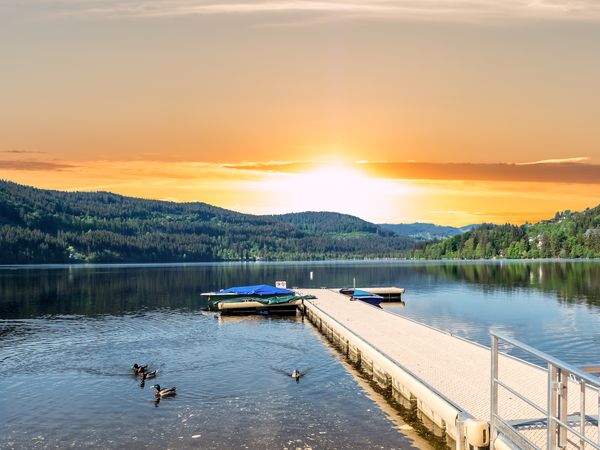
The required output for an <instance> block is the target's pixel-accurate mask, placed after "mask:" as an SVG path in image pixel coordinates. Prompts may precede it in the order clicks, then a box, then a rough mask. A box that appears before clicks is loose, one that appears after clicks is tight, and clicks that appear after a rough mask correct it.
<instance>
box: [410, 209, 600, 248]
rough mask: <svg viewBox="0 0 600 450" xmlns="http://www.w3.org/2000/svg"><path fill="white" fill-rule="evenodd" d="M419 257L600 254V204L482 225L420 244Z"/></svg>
mask: <svg viewBox="0 0 600 450" xmlns="http://www.w3.org/2000/svg"><path fill="white" fill-rule="evenodd" d="M408 255H410V256H412V257H415V258H427V259H439V258H459V259H480V258H517V259H518V258H598V257H600V206H597V207H595V208H589V209H586V210H585V211H582V212H571V211H564V212H562V213H556V215H555V216H554V218H552V219H550V220H545V221H542V222H538V223H535V224H528V223H526V224H524V225H521V226H517V225H510V224H506V225H492V224H483V225H479V226H477V227H475V228H473V229H471V230H470V231H467V232H466V233H463V234H461V235H457V236H454V237H451V238H448V239H446V240H443V241H439V242H433V243H425V244H419V245H417V247H416V248H415V249H413V250H411V251H410V252H408Z"/></svg>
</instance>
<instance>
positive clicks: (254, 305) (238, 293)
mask: <svg viewBox="0 0 600 450" xmlns="http://www.w3.org/2000/svg"><path fill="white" fill-rule="evenodd" d="M201 295H202V296H204V297H207V298H208V309H209V310H211V311H220V312H221V313H238V314H239V313H242V314H248V313H258V314H266V313H270V312H276V313H280V314H281V313H284V314H285V313H295V312H296V307H297V306H298V305H300V304H302V300H305V299H312V298H314V296H312V295H298V294H297V293H296V292H295V291H293V290H291V289H283V288H279V287H275V286H270V285H268V284H259V285H254V286H236V287H231V288H228V289H221V290H220V291H217V292H205V293H202V294H201Z"/></svg>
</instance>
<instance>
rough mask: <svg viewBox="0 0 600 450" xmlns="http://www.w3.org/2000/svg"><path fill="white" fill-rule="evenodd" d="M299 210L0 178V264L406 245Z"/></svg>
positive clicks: (328, 254) (293, 254) (302, 255)
mask: <svg viewBox="0 0 600 450" xmlns="http://www.w3.org/2000/svg"><path fill="white" fill-rule="evenodd" d="M307 214H308V216H307V217H310V221H309V220H307V221H302V220H297V219H299V217H301V216H297V215H284V216H253V215H249V214H241V213H237V212H234V211H229V210H226V209H222V208H217V207H214V206H211V205H208V204H205V203H174V202H165V201H157V200H143V199H138V198H131V197H123V196H121V195H116V194H111V193H108V192H94V193H92V192H60V191H50V190H42V189H36V188H33V187H29V186H22V185H18V184H15V183H12V182H9V181H2V180H0V264H14V263H19V264H28V263H61V262H177V261H187V262H192V261H227V260H254V259H273V260H281V259H289V260H298V259H328V258H376V257H394V256H400V254H401V251H402V250H405V249H407V248H408V247H410V246H411V245H412V241H411V240H410V239H406V238H402V237H398V236H394V235H392V234H389V233H387V232H385V231H383V230H381V229H380V228H379V227H377V226H376V225H373V224H369V223H368V222H364V221H361V220H360V219H358V218H352V217H351V216H344V220H343V222H348V223H350V222H355V223H364V225H361V227H359V228H355V227H349V228H347V227H346V226H345V225H341V226H339V227H338V228H337V229H336V228H335V226H334V225H333V224H332V223H331V220H332V217H333V216H332V215H331V213H307ZM290 216H294V219H293V220H292V219H290ZM319 218H321V219H322V220H319ZM324 229H327V230H331V231H332V232H323V230H324Z"/></svg>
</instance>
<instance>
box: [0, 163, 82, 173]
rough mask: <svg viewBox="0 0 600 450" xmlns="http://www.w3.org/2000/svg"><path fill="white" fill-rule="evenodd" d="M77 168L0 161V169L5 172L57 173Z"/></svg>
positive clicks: (63, 164) (73, 166) (61, 165)
mask: <svg viewBox="0 0 600 450" xmlns="http://www.w3.org/2000/svg"><path fill="white" fill-rule="evenodd" d="M75 167H76V166H75V165H73V164H70V163H63V162H53V161H24V160H0V169H4V170H26V171H46V172H56V171H62V170H67V169H73V168H75Z"/></svg>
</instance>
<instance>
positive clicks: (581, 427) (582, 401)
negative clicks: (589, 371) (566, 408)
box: [579, 380, 585, 450]
mask: <svg viewBox="0 0 600 450" xmlns="http://www.w3.org/2000/svg"><path fill="white" fill-rule="evenodd" d="M579 411H580V412H579V419H580V420H579V432H580V433H581V434H583V435H584V436H585V380H581V381H580V382H579ZM579 448H580V450H585V441H584V440H583V439H581V438H579Z"/></svg>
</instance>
